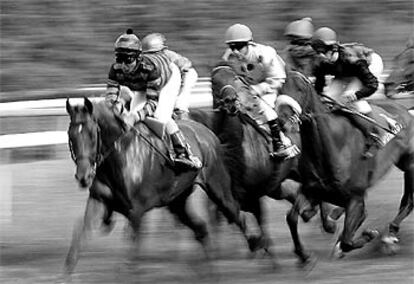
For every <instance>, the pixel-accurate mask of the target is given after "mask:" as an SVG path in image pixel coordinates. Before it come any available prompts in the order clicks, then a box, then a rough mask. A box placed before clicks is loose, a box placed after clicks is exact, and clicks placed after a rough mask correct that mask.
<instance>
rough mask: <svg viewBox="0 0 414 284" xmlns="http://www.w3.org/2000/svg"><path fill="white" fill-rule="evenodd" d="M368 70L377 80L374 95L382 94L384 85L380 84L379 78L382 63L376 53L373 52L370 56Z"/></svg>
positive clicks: (382, 66)
mask: <svg viewBox="0 0 414 284" xmlns="http://www.w3.org/2000/svg"><path fill="white" fill-rule="evenodd" d="M368 68H369V71H371V73H372V74H374V76H375V77H377V79H378V89H377V91H376V92H375V94H384V84H383V83H380V78H381V75H382V72H383V71H384V63H383V61H382V58H381V56H380V55H379V54H378V53H375V52H374V53H372V54H371V60H370V64H369V66H368ZM373 95H374V94H373Z"/></svg>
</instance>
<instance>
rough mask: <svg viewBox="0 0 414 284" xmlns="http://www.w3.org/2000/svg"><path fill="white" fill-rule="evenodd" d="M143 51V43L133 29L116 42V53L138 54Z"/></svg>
mask: <svg viewBox="0 0 414 284" xmlns="http://www.w3.org/2000/svg"><path fill="white" fill-rule="evenodd" d="M141 51H142V45H141V41H140V39H139V38H138V36H137V35H135V34H134V32H133V30H132V29H128V30H127V31H126V32H125V33H123V34H122V35H120V36H119V37H118V38H117V39H116V41H115V52H125V53H129V52H131V53H133V52H135V53H136V52H141Z"/></svg>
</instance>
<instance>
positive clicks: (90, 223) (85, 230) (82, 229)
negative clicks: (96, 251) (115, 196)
mask: <svg viewBox="0 0 414 284" xmlns="http://www.w3.org/2000/svg"><path fill="white" fill-rule="evenodd" d="M105 212H106V206H105V204H104V203H102V202H101V201H99V200H97V199H95V198H92V197H89V198H88V201H87V203H86V209H85V215H84V217H83V218H81V219H79V220H78V221H77V222H76V224H75V228H74V230H73V236H72V242H71V246H70V249H69V252H68V254H67V256H66V260H65V265H64V275H65V277H67V276H69V275H70V274H72V272H73V270H74V269H75V266H76V263H77V262H78V259H79V251H80V248H81V246H82V243H83V242H84V241H85V238H86V237H87V236H88V234H89V233H90V232H91V231H92V229H93V228H95V227H96V226H97V225H99V224H102V221H103V219H104V216H105V214H106V213H105Z"/></svg>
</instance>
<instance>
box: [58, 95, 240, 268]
mask: <svg viewBox="0 0 414 284" xmlns="http://www.w3.org/2000/svg"><path fill="white" fill-rule="evenodd" d="M66 108H67V112H68V113H69V115H70V125H69V130H68V135H69V145H70V149H71V153H72V158H73V160H74V161H75V163H76V175H75V176H76V179H77V180H78V181H79V183H80V185H81V186H82V187H84V188H87V187H90V188H89V191H90V193H89V198H88V202H87V205H86V211H85V215H84V218H83V219H82V220H81V221H80V222H79V224H78V226H77V227H75V230H74V235H73V239H72V244H71V247H70V250H69V253H68V256H67V258H66V263H65V272H66V274H70V273H72V272H73V270H74V267H75V265H76V262H77V260H78V253H79V248H80V244H81V241H82V240H83V239H84V236H85V234H86V233H88V232H89V231H90V230H91V227H92V225H93V224H92V223H93V222H94V221H99V222H100V223H101V224H102V221H103V224H110V223H111V215H112V213H113V212H114V211H115V212H119V213H121V214H122V215H124V216H125V217H126V218H127V219H128V220H129V221H130V224H131V226H132V229H133V231H134V232H135V233H136V234H137V233H138V231H139V226H140V221H141V217H142V216H143V214H144V213H145V212H146V211H148V210H150V209H152V208H154V207H161V206H167V207H168V209H169V210H170V211H171V212H172V213H173V214H174V215H176V216H177V217H178V219H179V220H180V221H181V222H182V223H183V224H185V225H187V226H188V227H189V228H191V229H192V230H193V231H194V234H195V238H196V240H198V241H199V242H200V243H201V244H202V245H203V247H204V248H206V249H207V247H206V246H207V229H206V224H205V223H204V222H203V221H202V220H199V219H198V218H196V217H195V216H193V215H192V214H191V213H190V212H188V211H187V209H186V207H185V202H186V200H187V197H188V196H189V195H190V194H191V192H192V190H193V186H194V184H198V185H200V186H201V187H202V188H203V189H204V190H205V191H206V193H207V195H208V196H209V197H210V199H212V200H213V201H214V202H215V203H216V204H217V206H218V207H219V208H220V210H221V211H222V213H223V214H224V215H225V216H226V217H227V219H228V221H229V222H230V223H235V224H237V225H238V226H239V227H240V228H241V230H242V231H243V233H245V232H246V231H245V227H244V226H245V224H244V220H243V219H242V218H243V215H241V214H240V213H239V212H240V211H239V208H238V204H237V203H236V202H235V201H234V199H233V196H232V193H231V188H230V182H231V180H230V176H229V174H228V172H227V170H226V168H225V166H224V163H223V161H222V159H221V157H222V156H221V153H220V149H221V148H220V147H221V146H220V143H219V140H218V139H217V137H216V136H215V135H214V133H213V132H211V130H209V129H208V128H206V127H205V126H204V125H202V124H200V123H197V122H194V121H189V120H188V121H180V122H179V127H180V129H181V130H182V131H183V132H184V133H185V135H186V137H187V139H188V141H189V143H190V144H191V148H192V150H193V151H194V153H195V154H196V155H197V156H199V157H201V159H202V162H203V168H202V169H201V170H200V171H188V172H181V173H177V172H176V171H174V170H173V168H172V166H171V165H170V159H169V157H168V149H169V147H168V145H167V144H166V143H165V142H164V141H162V140H161V139H159V138H158V136H157V135H155V134H154V133H153V132H152V131H151V130H150V128H148V126H147V125H146V124H145V123H142V122H140V123H138V124H136V126H135V127H134V128H129V127H127V126H126V125H125V124H124V123H123V122H122V120H121V119H120V118H119V117H118V115H117V112H116V111H114V110H113V109H114V106H112V105H109V104H108V103H106V102H104V101H102V102H100V103H96V104H93V103H92V102H91V101H89V100H88V99H87V98H85V100H84V105H82V106H71V105H70V103H69V100H68V101H67V103H66ZM206 252H208V251H206Z"/></svg>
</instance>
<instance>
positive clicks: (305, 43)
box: [284, 18, 316, 77]
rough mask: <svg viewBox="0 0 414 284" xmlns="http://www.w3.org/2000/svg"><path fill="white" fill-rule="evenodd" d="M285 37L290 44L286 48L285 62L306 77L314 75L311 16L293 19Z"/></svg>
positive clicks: (287, 27)
mask: <svg viewBox="0 0 414 284" xmlns="http://www.w3.org/2000/svg"><path fill="white" fill-rule="evenodd" d="M285 37H286V39H287V40H288V42H289V43H288V46H287V47H286V49H285V52H284V54H285V62H286V64H287V67H288V68H289V69H291V70H294V71H297V72H300V73H302V74H303V75H305V76H306V77H310V76H312V66H313V59H314V55H315V54H316V53H315V51H314V49H313V48H312V45H311V43H312V37H313V24H312V19H311V18H303V19H300V20H296V21H293V22H291V23H289V24H288V25H287V26H286V29H285Z"/></svg>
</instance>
